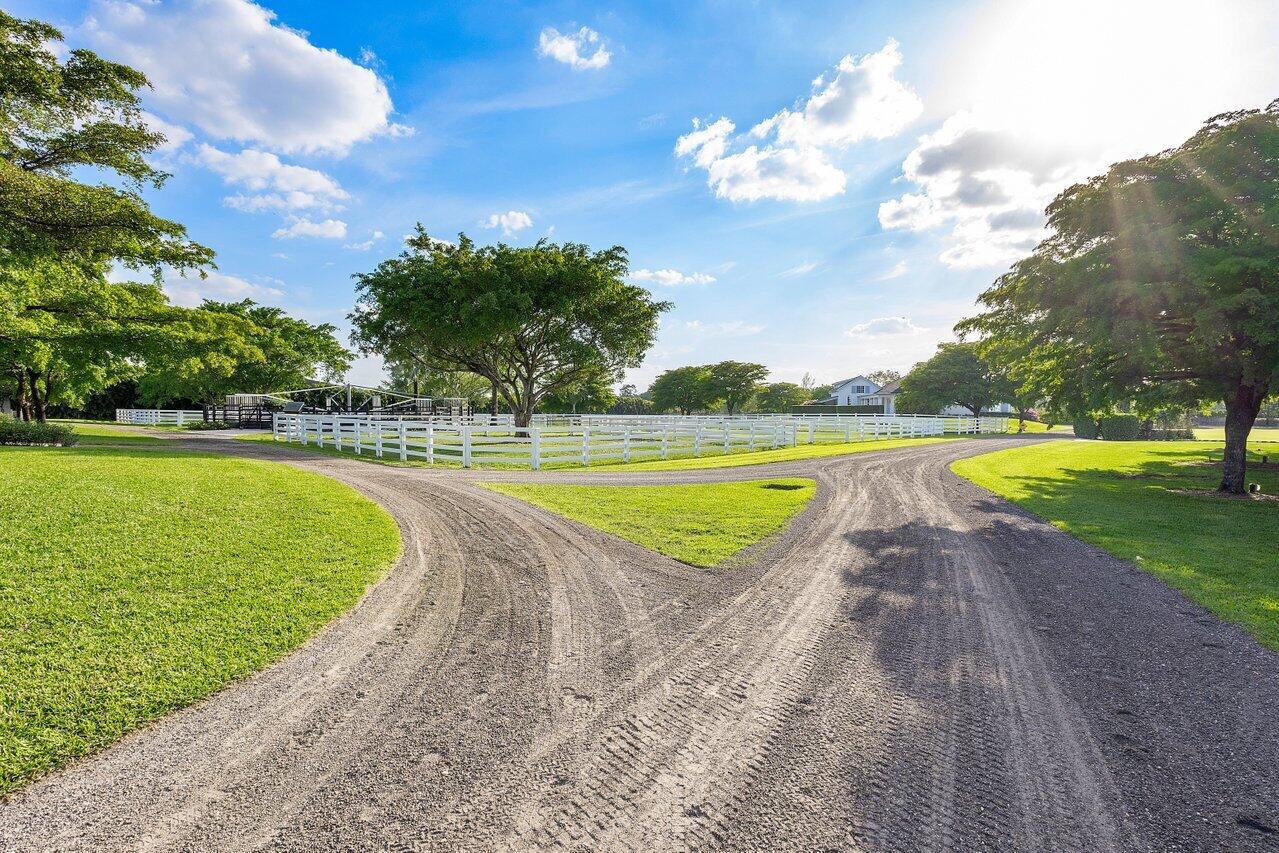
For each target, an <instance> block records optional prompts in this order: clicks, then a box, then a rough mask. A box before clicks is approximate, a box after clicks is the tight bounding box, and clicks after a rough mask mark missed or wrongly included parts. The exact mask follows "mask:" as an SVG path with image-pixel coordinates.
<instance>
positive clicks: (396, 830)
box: [0, 439, 1279, 851]
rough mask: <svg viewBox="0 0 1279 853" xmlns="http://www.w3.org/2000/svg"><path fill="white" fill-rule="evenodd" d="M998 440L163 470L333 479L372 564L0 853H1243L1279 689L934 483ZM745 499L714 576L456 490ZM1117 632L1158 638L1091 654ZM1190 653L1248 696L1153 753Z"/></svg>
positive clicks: (122, 751)
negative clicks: (758, 499) (807, 480)
mask: <svg viewBox="0 0 1279 853" xmlns="http://www.w3.org/2000/svg"><path fill="white" fill-rule="evenodd" d="M1016 443H1020V441H1019V440H1016V439H1001V440H990V441H971V442H955V443H947V444H940V445H928V446H920V447H915V448H902V449H898V450H892V451H877V452H875V453H868V454H861V455H857V456H851V457H842V458H841V457H830V458H825V459H819V460H808V461H803V462H791V463H782V464H772V465H762V466H750V467H742V468H723V469H706V470H685V471H673V472H633V473H626V472H619V473H605V472H585V473H578V472H573V473H568V472H563V473H553V474H547V473H542V474H535V473H531V472H523V473H513V472H501V473H497V472H489V473H483V472H481V473H476V472H462V471H430V470H424V469H400V468H392V467H385V466H375V465H370V464H368V463H366V462H362V461H356V460H352V459H341V458H330V457H318V456H314V455H306V454H302V453H300V452H297V451H290V450H288V449H286V448H277V447H272V446H254V445H244V444H243V443H240V442H235V443H229V442H219V441H216V440H212V439H205V440H197V441H193V442H189V443H188V444H187V446H191V447H198V448H200V449H206V450H208V449H212V450H216V451H221V452H234V453H237V454H239V455H245V456H253V457H257V458H265V459H275V460H280V461H286V462H289V463H290V464H295V465H298V466H300V467H303V468H308V469H310V470H315V471H319V472H321V473H324V474H327V475H330V476H334V477H336V478H338V479H341V480H343V481H345V482H348V483H351V484H352V485H354V486H356V487H357V488H360V489H361V490H363V491H364V492H365V493H367V494H369V495H370V496H371V497H373V498H374V499H375V500H377V501H378V502H379V503H381V504H382V505H384V506H386V507H387V508H388V510H389V511H390V512H391V513H392V515H394V517H395V518H396V520H397V522H398V523H399V525H400V528H401V531H402V535H403V538H404V541H405V553H404V556H403V558H402V559H401V561H400V562H399V564H398V565H397V566H396V567H395V569H394V570H393V571H392V572H391V573H390V574H389V575H388V576H387V577H386V578H385V579H384V580H383V581H382V582H381V583H379V584H378V585H377V586H375V587H374V588H373V589H372V590H371V591H370V592H369V594H368V595H367V596H366V597H365V598H364V599H363V600H362V601H361V602H360V603H359V604H358V605H357V606H356V607H355V608H354V609H353V610H352V611H351V612H350V613H348V614H347V615H346V616H343V617H341V618H340V619H338V620H336V621H335V622H334V624H333V625H331V626H330V627H329V628H327V629H326V630H325V631H323V632H321V633H320V634H319V635H318V636H316V637H315V638H313V639H312V640H311V641H310V642H308V643H307V644H305V645H304V646H303V647H302V648H300V649H299V650H297V651H296V652H295V653H293V654H292V655H290V656H289V657H287V658H286V659H284V660H283V661H281V662H280V663H278V664H276V665H275V666H273V667H271V668H269V669H267V670H265V671H264V672H262V673H259V674H258V675H255V676H253V677H251V678H249V679H246V680H245V681H244V682H243V683H241V684H238V685H234V686H232V687H231V688H229V689H226V690H224V691H222V692H220V693H218V694H216V695H215V696H213V697H211V698H210V699H208V700H206V701H205V702H202V703H200V704H198V705H196V706H194V707H192V708H189V709H187V710H185V711H181V712H179V713H176V714H174V715H171V716H170V717H167V718H165V719H163V720H161V721H158V722H157V723H155V724H154V725H152V726H150V727H148V728H147V729H145V730H143V731H140V732H137V733H135V734H134V735H131V736H129V737H127V738H125V739H124V740H123V741H122V742H120V743H119V744H117V745H115V746H114V747H112V748H110V749H108V750H105V751H104V752H103V753H101V754H99V755H97V756H94V757H91V758H89V759H86V760H84V761H81V762H78V763H77V764H75V765H73V766H71V767H69V768H67V769H66V770H64V771H62V772H60V773H56V774H54V775H52V776H50V777H48V778H46V779H44V780H41V781H40V782H37V783H36V784H35V785H33V786H31V787H30V788H28V789H27V790H25V791H23V792H20V793H18V794H17V795H15V796H12V797H10V798H9V799H8V800H7V801H5V802H4V803H3V804H2V805H0V848H2V849H5V850H139V849H140V850H210V851H212V850H219V851H221V850H259V849H270V850H346V849H421V850H428V849H429V850H493V849H506V850H530V849H567V850H641V849H642V850H690V849H741V850H814V849H831V850H836V849H846V850H858V849H868V850H919V849H964V850H969V849H972V850H982V849H991V850H994V849H1000V850H1058V849H1089V850H1103V849H1143V848H1152V849H1170V848H1185V849H1240V850H1246V849H1254V848H1255V849H1262V847H1263V846H1264V844H1266V843H1267V842H1268V841H1269V840H1272V837H1271V836H1270V835H1268V834H1267V833H1266V830H1265V828H1266V827H1274V826H1279V815H1276V814H1275V813H1274V808H1273V802H1272V800H1273V798H1271V800H1267V798H1266V796H1265V793H1264V792H1266V791H1269V792H1271V793H1273V791H1274V790H1276V789H1277V786H1279V771H1276V769H1275V768H1276V767H1279V738H1276V737H1275V732H1276V731H1279V728H1277V726H1279V722H1277V721H1276V715H1277V714H1279V710H1276V709H1279V661H1276V657H1275V656H1274V655H1272V654H1270V653H1269V652H1266V651H1265V650H1262V649H1260V648H1259V647H1256V644H1255V643H1252V641H1251V640H1248V639H1247V638H1246V637H1242V635H1241V634H1240V633H1239V632H1237V631H1234V629H1230V628H1229V627H1227V626H1221V625H1220V623H1216V622H1215V620H1211V619H1208V620H1204V619H1203V618H1202V614H1201V613H1197V612H1196V614H1195V618H1194V619H1193V620H1187V619H1186V617H1185V616H1184V615H1183V614H1184V613H1186V612H1188V611H1187V608H1190V610H1191V611H1193V610H1194V608H1193V606H1192V605H1188V604H1187V603H1186V602H1185V601H1184V600H1183V599H1181V598H1180V597H1179V596H1176V595H1175V594H1173V593H1170V592H1169V591H1168V590H1167V589H1166V588H1165V587H1162V586H1161V585H1159V584H1158V583H1157V582H1156V581H1154V580H1153V579H1151V578H1149V577H1146V576H1140V577H1139V578H1138V579H1137V580H1135V581H1134V579H1133V574H1132V573H1135V572H1136V570H1135V569H1132V568H1131V567H1127V569H1125V568H1123V567H1124V566H1125V565H1126V564H1122V563H1119V562H1118V561H1115V560H1113V559H1112V558H1109V557H1106V556H1104V555H1099V554H1098V553H1097V552H1096V551H1095V549H1090V548H1088V547H1087V546H1084V545H1082V544H1081V543H1079V542H1077V541H1075V540H1073V539H1070V538H1069V537H1066V536H1064V535H1063V534H1060V533H1058V532H1057V531H1055V530H1053V529H1052V528H1050V527H1048V526H1047V525H1044V524H1042V523H1041V522H1038V521H1035V520H1032V519H1028V518H1027V517H1026V516H1025V514H1024V513H1021V514H1019V513H1018V512H1017V511H1015V510H1010V509H1009V508H1008V505H1006V504H1004V503H1003V502H1000V501H997V500H994V499H992V498H990V497H989V496H988V495H987V494H986V493H984V492H981V491H980V490H979V489H976V487H973V486H971V485H969V484H966V483H962V482H961V481H959V480H958V479H957V478H955V477H954V476H953V475H951V474H950V473H949V472H948V471H947V470H946V467H947V465H948V464H949V462H950V461H951V460H953V459H955V458H958V457H960V456H964V455H969V454H972V453H975V452H983V451H986V450H993V449H998V448H1000V447H1006V446H1012V445H1014V444H1016ZM776 476H810V477H814V478H816V479H817V480H818V481H819V490H818V495H817V497H816V498H815V499H814V500H813V501H812V502H811V503H810V505H809V507H808V509H806V510H805V512H804V513H802V514H801V515H800V516H799V517H798V518H797V519H796V520H795V521H794V522H793V523H792V525H791V526H790V528H789V529H788V530H787V531H786V532H785V533H784V534H783V535H781V536H779V537H778V538H777V539H776V540H775V541H773V542H771V543H766V544H765V545H763V546H761V547H760V548H758V549H757V550H756V552H755V553H753V554H752V556H751V558H750V559H748V560H746V561H744V562H742V563H740V564H738V565H735V566H733V567H732V568H731V569H723V570H719V571H705V570H698V569H691V568H689V567H687V566H683V565H681V564H678V563H675V562H674V561H672V560H669V559H666V558H664V557H661V556H659V555H656V554H652V553H650V552H647V551H645V550H644V549H642V548H639V547H638V546H635V545H632V544H630V543H627V542H623V541H621V540H618V539H616V538H614V537H611V536H609V535H607V534H603V533H601V532H599V531H594V530H591V529H589V528H585V527H583V526H581V525H578V524H576V523H573V522H569V521H566V520H564V519H561V518H559V517H558V516H555V515H553V514H551V513H548V512H545V511H543V510H540V509H536V508H532V507H529V506H527V505H525V504H522V503H520V502H518V501H516V500H514V499H512V498H509V497H506V496H503V495H499V494H496V493H493V492H489V491H487V490H483V489H477V488H475V487H474V482H475V481H477V480H484V479H494V480H537V481H542V482H545V481H555V482H593V483H632V484H633V483H663V482H684V483H696V482H720V481H727V480H753V479H763V478H767V477H776ZM1010 519H1011V520H1010ZM1014 522H1015V523H1014ZM1137 574H1138V575H1139V573H1137ZM1076 575H1079V576H1084V577H1087V579H1088V585H1087V587H1084V588H1081V587H1079V586H1078V584H1077V583H1076V582H1074V580H1073V578H1074V577H1075V576H1076ZM1046 577H1047V578H1051V580H1050V581H1048V582H1045V580H1044V579H1045V578H1046ZM1031 578H1034V579H1036V582H1035V583H1031V581H1030V580H1029V579H1031ZM1161 590H1162V592H1160V591H1161ZM1123 595H1129V596H1136V597H1137V598H1138V599H1139V600H1138V603H1137V604H1128V603H1124V604H1121V605H1120V606H1119V607H1118V608H1117V610H1118V611H1121V612H1122V614H1123V616H1124V617H1125V618H1126V619H1127V620H1128V621H1136V622H1138V623H1139V625H1138V626H1137V627H1136V628H1129V627H1125V626H1124V625H1121V624H1114V625H1108V624H1107V620H1108V618H1109V616H1108V613H1107V612H1106V606H1107V604H1106V603H1107V602H1110V601H1122V596H1123ZM1079 602H1088V603H1089V608H1090V609H1087V610H1081V607H1082V605H1081V604H1080V603H1079ZM1169 620H1180V621H1176V622H1175V625H1173V627H1172V628H1169V627H1168V625H1169V624H1172V623H1170V622H1169ZM1083 623H1086V624H1087V625H1088V626H1089V628H1088V633H1086V634H1082V635H1081V634H1080V632H1079V630H1078V625H1079V624H1083ZM1142 626H1146V627H1144V628H1143V627H1142ZM1232 631H1233V633H1231V632H1232ZM1125 632H1127V633H1125ZM1133 632H1136V633H1137V634H1140V635H1141V636H1143V637H1145V636H1146V634H1157V635H1158V636H1159V637H1161V638H1164V639H1163V640H1162V643H1161V644H1160V643H1155V642H1154V641H1149V642H1147V643H1146V645H1143V646H1139V648H1140V649H1141V650H1142V653H1144V654H1145V655H1147V657H1146V658H1141V657H1139V656H1136V655H1134V653H1131V652H1130V651H1129V650H1128V649H1126V648H1125V647H1124V646H1123V645H1122V644H1121V643H1120V642H1119V641H1118V640H1116V641H1115V642H1108V638H1109V637H1110V636H1111V635H1113V636H1115V637H1123V638H1127V640H1128V642H1130V643H1131V642H1132V634H1133ZM1223 632H1224V633H1223ZM1207 636H1211V638H1212V641H1213V643H1214V645H1216V646H1219V645H1221V644H1222V643H1226V646H1228V647H1229V651H1230V653H1231V654H1232V655H1233V658H1232V660H1233V661H1234V663H1235V664H1236V665H1238V666H1240V667H1241V668H1242V669H1243V671H1244V672H1247V673H1252V676H1251V677H1239V678H1234V679H1219V681H1225V682H1226V683H1227V684H1228V688H1229V689H1222V690H1218V691H1216V692H1214V693H1212V694H1209V693H1205V692H1199V693H1196V692H1194V691H1187V690H1185V689H1184V687H1183V689H1182V691H1181V693H1180V694H1178V695H1179V698H1180V700H1181V701H1182V703H1183V705H1184V707H1183V708H1180V709H1178V710H1177V711H1176V712H1175V713H1173V712H1169V711H1168V709H1167V708H1161V709H1160V710H1162V711H1163V714H1164V718H1166V719H1167V720H1168V724H1167V725H1166V726H1165V727H1164V728H1163V729H1162V730H1161V729H1160V727H1159V721H1158V720H1154V719H1151V717H1152V716H1153V715H1154V713H1155V709H1153V708H1151V707H1150V706H1151V704H1152V701H1153V700H1152V697H1151V691H1150V689H1149V685H1147V684H1144V683H1142V682H1141V678H1140V675H1139V673H1141V672H1142V668H1143V667H1145V668H1147V669H1151V668H1153V669H1155V670H1156V671H1158V672H1159V673H1160V675H1159V678H1160V681H1159V684H1160V687H1161V689H1162V690H1164V691H1165V692H1167V691H1170V690H1174V689H1175V687H1174V685H1176V684H1181V685H1185V684H1188V683H1196V680H1198V682H1200V683H1203V682H1206V681H1207V680H1209V679H1211V678H1213V677H1214V672H1213V670H1212V669H1211V668H1209V666H1208V664H1209V663H1211V661H1208V662H1206V661H1205V660H1204V657H1203V654H1202V643H1205V642H1207V640H1206V639H1205V637H1207ZM1223 637H1225V639H1223ZM1071 643H1073V644H1074V645H1073V646H1072V645H1071ZM1187 644H1189V645H1190V646H1194V647H1195V648H1197V649H1198V650H1199V656H1198V657H1196V656H1194V655H1189V654H1187V653H1186V646H1187ZM1223 648H1224V646H1223ZM1151 655H1153V657H1150V656H1151ZM1111 671H1119V672H1123V673H1125V674H1126V675H1127V676H1128V677H1127V678H1126V679H1117V678H1113V677H1108V673H1110V672H1111ZM1223 705H1224V706H1227V707H1219V706H1223ZM1116 707H1121V708H1123V709H1125V711H1126V712H1127V713H1128V714H1129V715H1130V717H1129V718H1126V719H1131V720H1132V721H1133V722H1131V723H1129V724H1128V726H1127V728H1126V729H1125V731H1126V732H1128V735H1125V737H1129V740H1128V741H1127V742H1126V743H1125V742H1124V741H1120V740H1117V739H1116V736H1115V733H1114V728H1115V708H1116ZM1223 712H1225V716H1226V718H1227V719H1232V720H1234V725H1233V728H1231V729H1229V730H1227V731H1224V732H1214V733H1213V735H1212V736H1211V737H1208V738H1206V739H1205V738H1203V737H1202V732H1201V729H1202V727H1210V726H1211V725H1212V723H1213V721H1214V720H1215V719H1218V718H1220V717H1221V716H1222V715H1223ZM1231 714H1233V715H1234V716H1233V717H1232V716H1231ZM1245 718H1246V719H1245ZM1197 727H1198V728H1197ZM1197 734H1198V735H1200V740H1201V741H1204V742H1206V743H1208V744H1209V745H1210V750H1211V751H1210V752H1209V751H1208V750H1207V749H1204V750H1199V749H1197V748H1196V743H1197V741H1196V735H1197ZM1267 734H1269V736H1270V739H1269V740H1267V739H1266V735H1267ZM1134 739H1141V740H1143V741H1144V742H1145V743H1147V744H1150V745H1151V746H1152V747H1154V746H1157V747H1158V748H1161V749H1163V750H1164V753H1163V754H1161V755H1160V756H1159V759H1158V761H1159V763H1160V766H1161V772H1162V775H1163V777H1164V778H1167V779H1170V780H1171V784H1170V785H1169V787H1168V791H1170V792H1172V794H1173V795H1172V796H1162V795H1163V793H1164V791H1163V787H1162V786H1161V784H1160V778H1161V777H1160V773H1151V772H1148V771H1149V764H1150V763H1151V761H1150V757H1149V755H1147V756H1146V757H1145V758H1144V759H1137V758H1134V753H1140V750H1134V749H1133V748H1132V743H1133V742H1134ZM1116 744H1125V748H1123V749H1117V748H1116ZM1174 744H1175V745H1176V748H1177V749H1179V750H1180V752H1179V753H1174V752H1173V745H1174ZM1143 761H1144V763H1142V762H1143ZM1195 780H1197V781H1195ZM1179 815H1201V816H1203V818H1202V819H1201V820H1198V821H1196V820H1188V819H1179V817H1178V816H1179Z"/></svg>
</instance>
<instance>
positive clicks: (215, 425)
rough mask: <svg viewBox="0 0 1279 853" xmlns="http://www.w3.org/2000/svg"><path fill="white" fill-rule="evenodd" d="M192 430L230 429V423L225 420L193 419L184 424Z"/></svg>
mask: <svg viewBox="0 0 1279 853" xmlns="http://www.w3.org/2000/svg"><path fill="white" fill-rule="evenodd" d="M185 426H186V428H187V429H188V430H191V431H192V432H206V431H208V430H219V429H231V428H232V425H231V424H229V423H227V422H226V421H194V422H192V423H189V424H186V425H185Z"/></svg>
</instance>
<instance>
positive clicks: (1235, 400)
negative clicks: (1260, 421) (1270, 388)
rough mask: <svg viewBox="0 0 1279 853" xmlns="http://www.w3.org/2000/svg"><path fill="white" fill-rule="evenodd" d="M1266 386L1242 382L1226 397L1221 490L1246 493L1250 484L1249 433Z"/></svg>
mask: <svg viewBox="0 0 1279 853" xmlns="http://www.w3.org/2000/svg"><path fill="white" fill-rule="evenodd" d="M1266 390H1267V389H1266V388H1265V387H1264V386H1263V387H1260V388H1258V387H1255V386H1252V385H1240V386H1239V387H1238V388H1236V389H1235V393H1234V394H1233V395H1232V396H1230V397H1228V398H1227V399H1226V450H1225V453H1224V454H1223V455H1222V458H1221V485H1220V486H1218V487H1217V491H1219V492H1227V493H1229V494H1232V495H1242V494H1243V493H1244V489H1245V488H1246V487H1247V482H1246V479H1245V478H1246V476H1247V473H1248V433H1250V432H1252V425H1253V423H1255V422H1256V420H1257V412H1259V411H1260V410H1261V401H1262V400H1264V399H1265V397H1266Z"/></svg>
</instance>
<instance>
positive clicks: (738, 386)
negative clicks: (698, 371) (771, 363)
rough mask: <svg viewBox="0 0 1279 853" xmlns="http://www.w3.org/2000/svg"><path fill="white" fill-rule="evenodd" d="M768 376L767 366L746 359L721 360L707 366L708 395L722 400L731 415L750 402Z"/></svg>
mask: <svg viewBox="0 0 1279 853" xmlns="http://www.w3.org/2000/svg"><path fill="white" fill-rule="evenodd" d="M767 378H768V368H767V367H765V366H764V365H762V364H752V363H751V362H747V361H721V362H719V363H718V364H712V365H710V368H709V376H708V380H707V381H708V382H709V384H710V389H709V390H710V396H711V397H713V398H714V399H716V400H719V401H721V402H723V404H724V408H725V409H726V410H727V411H728V414H730V415H732V414H735V413H736V412H737V410H738V409H740V408H741V407H742V406H744V405H746V404H747V403H749V402H750V400H751V398H752V397H754V396H755V392H756V391H758V390H759V385H760V383H761V382H763V381H764V380H765V379H767Z"/></svg>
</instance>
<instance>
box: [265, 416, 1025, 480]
mask: <svg viewBox="0 0 1279 853" xmlns="http://www.w3.org/2000/svg"><path fill="white" fill-rule="evenodd" d="M549 417H552V418H553V417H556V416H549ZM585 417H587V418H588V420H585V421H578V422H577V423H557V422H554V421H546V420H544V421H542V422H541V423H538V422H537V421H535V422H534V423H533V424H531V425H530V426H528V427H523V428H517V427H514V426H511V425H509V424H500V423H499V424H475V423H458V422H456V421H452V422H448V421H441V420H438V419H431V418H386V417H378V416H373V415H306V414H285V413H276V414H275V416H274V418H273V423H272V431H273V433H274V436H275V438H276V439H277V440H281V441H296V442H300V443H302V444H314V445H317V446H319V447H332V448H334V449H336V450H339V451H349V452H352V453H355V454H358V455H363V454H366V453H367V454H371V455H373V456H375V457H377V458H386V457H390V458H395V459H399V460H400V461H408V460H410V459H420V460H424V461H426V462H429V463H432V464H434V463H437V462H446V463H456V464H460V465H461V466H462V467H464V468H470V467H472V466H475V465H506V466H515V467H521V468H531V469H533V470H538V469H540V468H542V467H543V466H546V465H552V466H562V465H591V464H592V463H598V462H623V463H626V462H637V461H642V460H645V459H671V458H679V457H686V456H692V457H700V456H707V455H720V454H729V453H738V452H750V451H755V450H769V449H772V448H776V447H793V446H795V445H797V444H814V443H819V442H849V441H874V440H882V439H889V438H912V437H924V436H938V435H947V434H965V433H968V434H975V433H979V432H1002V431H1006V430H1007V420H1006V419H1004V418H980V419H978V418H971V417H897V416H885V415H850V416H829V417H821V418H812V417H790V416H775V417H772V418H719V419H709V418H708V419H700V418H678V419H676V418H669V417H668V418H649V419H639V418H636V419H631V420H628V421H626V422H622V423H611V422H604V423H600V422H595V421H593V420H590V418H593V417H595V416H585ZM607 417H611V418H615V417H616V416H607Z"/></svg>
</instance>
